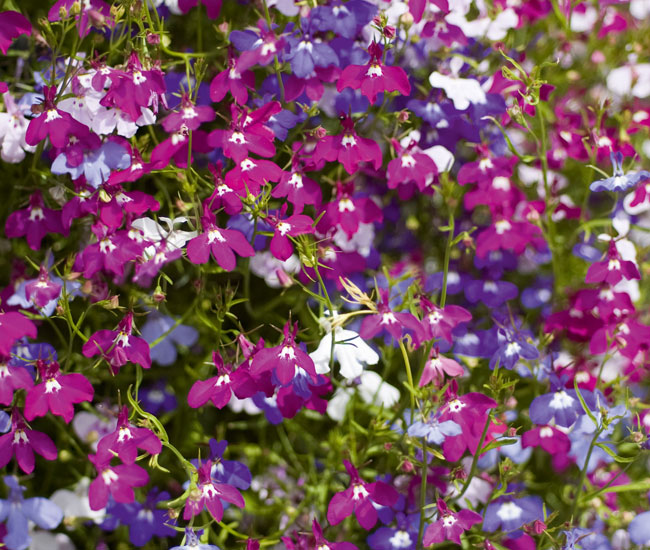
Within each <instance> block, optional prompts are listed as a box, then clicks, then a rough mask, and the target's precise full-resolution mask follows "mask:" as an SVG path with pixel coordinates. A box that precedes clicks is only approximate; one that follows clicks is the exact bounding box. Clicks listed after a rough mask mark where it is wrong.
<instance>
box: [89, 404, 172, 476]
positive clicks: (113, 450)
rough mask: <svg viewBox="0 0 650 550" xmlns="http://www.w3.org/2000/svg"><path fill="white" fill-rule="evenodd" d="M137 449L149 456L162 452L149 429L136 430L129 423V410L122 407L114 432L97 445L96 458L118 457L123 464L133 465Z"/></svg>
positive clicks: (156, 437)
mask: <svg viewBox="0 0 650 550" xmlns="http://www.w3.org/2000/svg"><path fill="white" fill-rule="evenodd" d="M138 449H141V450H143V451H146V452H147V453H149V454H151V455H157V454H159V453H160V451H162V443H161V442H160V439H158V436H156V434H155V433H153V432H152V431H151V430H150V429H149V428H137V427H135V426H133V425H132V424H131V423H130V422H129V409H128V408H127V406H126V405H124V406H123V407H122V409H121V410H120V412H119V413H118V415H117V427H116V429H115V431H114V432H112V433H109V434H107V435H105V436H104V437H102V438H101V439H100V440H99V443H98V444H97V456H100V455H101V456H105V455H106V456H108V455H111V456H118V457H119V458H120V460H121V461H122V462H124V463H125V464H133V463H135V459H136V458H137V457H138Z"/></svg>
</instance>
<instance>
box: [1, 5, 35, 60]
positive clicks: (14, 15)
mask: <svg viewBox="0 0 650 550" xmlns="http://www.w3.org/2000/svg"><path fill="white" fill-rule="evenodd" d="M31 33H32V25H31V23H30V22H29V20H28V19H27V18H26V17H25V16H24V15H23V14H21V13H18V12H17V11H3V12H2V13H0V50H1V51H2V53H3V54H4V55H7V50H8V49H9V46H11V43H12V42H13V40H14V38H17V37H18V36H20V35H21V34H27V35H29V34H31Z"/></svg>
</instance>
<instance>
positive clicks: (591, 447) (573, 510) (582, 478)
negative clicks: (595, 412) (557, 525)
mask: <svg viewBox="0 0 650 550" xmlns="http://www.w3.org/2000/svg"><path fill="white" fill-rule="evenodd" d="M601 433H602V428H598V429H597V430H596V431H595V433H594V437H593V439H592V440H591V443H590V444H589V450H588V451H587V456H586V458H585V463H584V466H583V467H582V470H581V472H580V482H579V483H578V491H577V492H576V494H575V497H574V498H573V506H572V507H571V516H570V521H571V523H572V524H573V523H574V522H575V519H576V513H577V511H578V503H579V501H580V493H582V488H583V486H584V484H585V479H586V478H587V467H588V466H589V459H590V458H591V453H592V452H593V450H594V447H595V446H596V442H597V441H598V438H599V437H600V434H601Z"/></svg>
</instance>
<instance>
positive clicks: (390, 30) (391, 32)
mask: <svg viewBox="0 0 650 550" xmlns="http://www.w3.org/2000/svg"><path fill="white" fill-rule="evenodd" d="M383 32H384V36H385V37H386V38H388V39H389V40H392V39H393V38H395V27H393V26H392V25H386V26H385V27H384V31H383Z"/></svg>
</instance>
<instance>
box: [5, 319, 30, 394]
mask: <svg viewBox="0 0 650 550" xmlns="http://www.w3.org/2000/svg"><path fill="white" fill-rule="evenodd" d="M16 315H20V314H19V313H18V314H16ZM33 385H34V380H32V377H31V375H30V374H29V372H28V371H27V369H25V368H24V367H16V366H13V365H10V364H9V363H8V358H7V357H0V404H1V405H11V402H12V401H13V400H14V391H16V390H18V389H21V388H23V389H29V388H31V387H32V386H33Z"/></svg>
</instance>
